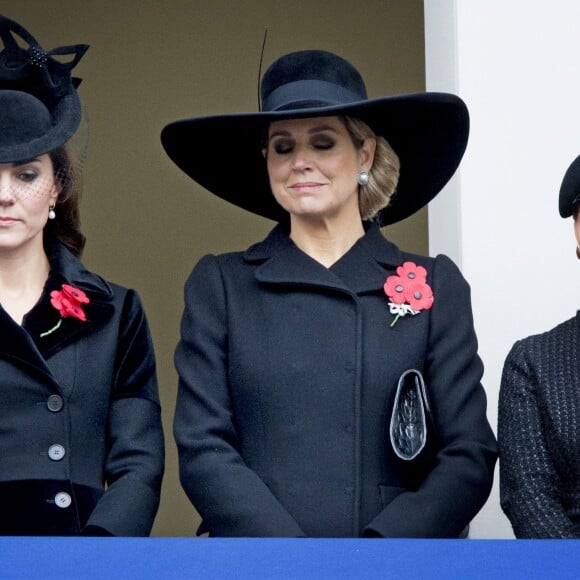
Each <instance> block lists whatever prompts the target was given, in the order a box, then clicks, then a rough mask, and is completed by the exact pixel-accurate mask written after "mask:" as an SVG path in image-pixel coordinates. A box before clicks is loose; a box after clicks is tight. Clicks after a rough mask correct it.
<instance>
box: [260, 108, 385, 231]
mask: <svg viewBox="0 0 580 580" xmlns="http://www.w3.org/2000/svg"><path fill="white" fill-rule="evenodd" d="M374 149H375V141H374V140H373V139H367V140H366V141H365V142H364V144H363V146H362V147H361V148H360V149H357V148H356V147H355V146H354V144H353V142H352V139H351V137H350V135H349V133H348V131H347V129H346V127H345V125H344V123H343V122H342V120H341V119H340V118H339V117H316V118H311V119H288V120H283V121H274V122H273V123H271V124H270V127H269V129H268V144H267V147H266V149H264V155H265V157H266V161H267V166H268V175H269V177H270V187H271V189H272V192H273V193H274V197H275V198H276V201H277V202H278V203H279V204H280V205H281V206H282V207H283V208H284V209H285V210H286V211H287V212H289V213H290V215H291V216H293V217H308V218H312V217H314V218H322V219H327V218H332V217H334V216H337V215H339V214H342V213H344V212H356V214H357V215H358V216H359V218H360V211H359V206H358V181H357V179H358V174H359V172H360V171H361V170H364V171H369V170H370V167H371V166H372V162H373V156H374Z"/></svg>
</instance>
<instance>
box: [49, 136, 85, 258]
mask: <svg viewBox="0 0 580 580" xmlns="http://www.w3.org/2000/svg"><path fill="white" fill-rule="evenodd" d="M49 156H50V159H51V161H52V165H53V170H54V176H55V179H56V182H57V184H58V185H59V187H60V193H59V195H58V200H57V202H56V207H55V214H56V217H55V218H54V219H53V220H48V222H47V224H46V226H45V228H44V238H45V240H46V241H52V240H58V241H59V242H61V243H62V244H64V245H65V246H66V247H67V248H68V249H69V250H70V251H71V252H72V253H73V254H74V255H75V256H76V257H77V258H78V257H80V255H81V254H82V252H83V249H84V247H85V242H86V238H85V236H84V235H83V233H82V232H81V222H80V214H79V202H80V192H81V179H80V172H79V171H78V170H77V169H76V168H75V167H74V163H73V161H72V159H71V155H70V154H69V152H68V150H67V148H66V145H62V146H61V147H58V148H57V149H55V150H54V151H51V152H50V153H49Z"/></svg>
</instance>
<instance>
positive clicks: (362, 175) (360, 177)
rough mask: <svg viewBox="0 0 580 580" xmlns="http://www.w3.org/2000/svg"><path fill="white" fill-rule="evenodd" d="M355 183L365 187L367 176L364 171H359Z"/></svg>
mask: <svg viewBox="0 0 580 580" xmlns="http://www.w3.org/2000/svg"><path fill="white" fill-rule="evenodd" d="M357 181H358V184H359V185H366V184H367V183H368V182H369V174H368V173H367V172H366V171H359V174H358V180H357Z"/></svg>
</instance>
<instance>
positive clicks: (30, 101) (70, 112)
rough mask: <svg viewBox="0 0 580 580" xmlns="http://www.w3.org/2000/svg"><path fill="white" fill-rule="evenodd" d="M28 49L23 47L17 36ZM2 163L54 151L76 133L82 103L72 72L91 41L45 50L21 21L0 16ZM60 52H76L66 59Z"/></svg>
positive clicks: (0, 127)
mask: <svg viewBox="0 0 580 580" xmlns="http://www.w3.org/2000/svg"><path fill="white" fill-rule="evenodd" d="M14 35H16V36H18V37H20V38H21V39H22V40H23V41H24V42H25V43H26V44H27V45H28V48H22V47H21V46H19V44H18V42H17V41H16V38H15V36H14ZM0 40H1V41H2V44H3V49H2V52H0V163H14V162H17V161H25V160H28V159H32V158H34V157H37V156H38V155H42V154H44V153H49V152H50V151H53V150H54V149H56V148H57V147H59V146H61V145H63V144H64V143H66V141H68V140H69V139H70V137H72V135H74V133H75V131H76V130H77V128H78V126H79V124H80V121H81V113H82V110H81V104H80V101H79V97H78V95H77V91H76V87H77V86H78V85H79V84H80V79H78V78H74V77H72V76H71V71H72V69H73V68H74V67H75V66H76V64H77V63H78V62H79V60H80V59H81V58H82V56H83V55H84V53H85V52H86V50H87V49H88V45H86V44H77V45H73V46H64V47H60V48H55V49H53V50H51V51H49V52H45V51H44V50H43V48H42V47H41V46H40V45H39V44H38V42H37V41H36V40H35V39H34V38H33V36H32V35H31V34H30V33H29V32H28V31H27V30H26V29H24V28H23V27H22V26H21V25H20V24H18V23H17V22H14V21H13V20H10V19H9V18H6V17H5V16H1V15H0ZM54 56H64V57H66V56H72V59H71V60H69V61H68V62H61V61H60V60H57V59H56V58H54Z"/></svg>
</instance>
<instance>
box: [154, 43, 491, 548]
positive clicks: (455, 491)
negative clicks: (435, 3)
mask: <svg viewBox="0 0 580 580" xmlns="http://www.w3.org/2000/svg"><path fill="white" fill-rule="evenodd" d="M261 92H262V101H263V111H262V112H260V113H250V114H243V115H225V116H218V117H209V118H198V119H191V120H184V121H178V122H176V123H173V124H171V125H169V126H168V127H166V128H165V129H164V131H163V134H162V141H163V144H164V146H165V148H166V150H167V152H168V154H169V155H170V157H171V158H172V159H173V160H174V161H175V162H176V163H177V164H178V165H179V166H180V167H181V168H182V169H183V170H184V171H186V172H187V173H188V174H189V175H191V176H192V177H193V178H194V179H195V180H196V181H198V182H199V183H200V184H201V185H203V186H205V187H207V188H208V189H209V190H210V191H212V192H213V193H215V194H217V195H218V196H220V197H222V198H224V199H227V200H229V201H231V202H232V203H235V204H236V205H239V206H241V207H243V208H245V209H248V210H250V211H253V212H255V213H258V214H260V215H264V216H266V217H270V218H273V219H275V220H277V221H278V222H279V224H278V225H277V226H276V227H275V228H274V229H273V231H272V232H271V233H270V235H269V236H268V237H267V238H266V239H265V240H264V241H262V242H260V243H258V244H256V245H254V246H252V247H251V248H249V249H248V250H247V251H245V252H236V253H230V254H225V255H220V256H205V257H204V258H203V259H202V260H201V261H200V262H199V263H198V264H197V265H196V267H195V268H194V270H193V272H192V274H191V276H190V278H189V280H188V282H187V285H186V289H185V312H184V315H183V320H182V326H181V341H180V343H179V346H178V348H177V351H176V355H175V361H176V366H177V370H178V372H179V377H180V382H179V392H178V400H177V408H176V414H175V423H174V433H175V438H176V441H177V444H178V448H179V457H180V469H181V482H182V484H183V487H184V488H185V490H186V492H187V494H188V496H189V498H190V499H191V501H192V502H193V504H194V505H195V507H196V508H197V509H198V510H199V512H200V514H201V516H202V518H203V524H202V526H201V528H200V530H199V533H203V532H205V531H207V532H209V534H210V535H212V536H318V537H323V536H327V537H328V536H342V537H358V536H369V537H373V536H374V537H378V536H382V537H398V536H399V537H403V536H406V537H457V536H459V535H461V534H462V532H463V530H464V529H465V528H466V526H467V525H468V524H469V521H470V520H471V519H472V518H473V516H474V515H475V514H476V513H477V512H478V510H479V509H480V508H481V506H482V505H483V504H484V502H485V501H486V499H487V497H488V494H489V492H490V488H491V484H492V479H493V467H494V462H495V456H496V447H495V439H494V436H493V434H492V431H491V429H490V427H489V424H488V422H487V419H486V415H485V411H486V400H485V394H484V391H483V388H482V387H481V384H480V378H481V375H482V364H481V361H480V359H479V358H478V356H477V343H476V338H475V333H474V330H473V324H472V315H471V306H470V298H469V288H468V285H467V283H466V282H465V280H464V279H463V277H462V276H461V274H460V272H459V271H458V269H457V267H456V266H455V265H454V264H453V263H452V262H451V261H450V260H449V259H448V258H446V257H445V256H439V257H437V258H435V259H431V258H427V257H423V256H416V255H411V254H407V253H405V252H402V251H401V250H399V249H398V248H397V247H396V246H395V245H393V244H391V243H390V242H388V241H387V240H386V239H385V238H384V237H383V236H382V234H381V231H380V229H379V224H380V223H382V224H387V223H393V222H396V221H398V220H401V219H403V218H404V217H407V216H408V215H410V214H411V213H413V212H415V211H416V210H418V209H419V208H420V207H422V206H423V205H424V204H426V203H427V202H428V201H429V200H430V199H431V198H432V197H434V196H435V195H436V193H437V192H438V191H439V189H440V188H441V187H442V186H443V185H444V184H445V182H446V181H447V180H448V179H449V177H450V176H451V175H452V173H453V172H454V170H455V168H456V166H457V164H458V163H459V160H460V158H461V156H462V154H463V150H464V147H465V144H466V140H467V133H468V118H467V112H466V109H465V106H464V105H463V103H462V102H461V101H460V100H459V99H458V98H456V97H454V96H451V95H427V94H421V95H407V96H403V97H393V98H382V99H376V100H369V99H367V96H366V89H365V87H364V83H363V81H362V78H361V77H360V75H359V73H358V71H356V69H354V67H353V66H352V65H351V64H350V63H348V62H346V61H345V60H343V59H342V58H340V57H338V56H336V55H334V54H331V53H328V52H324V51H301V52H298V53H292V54H289V55H286V56H284V57H282V58H280V59H279V60H278V61H276V62H275V63H274V64H273V65H272V66H271V67H270V68H269V70H268V71H267V72H266V73H265V75H264V78H263V79H262V84H261ZM385 137H387V138H388V140H389V142H387V140H386V139H385ZM226 144H229V146H228V151H230V152H231V154H230V155H227V157H226V156H225V155H223V151H224V146H225V145H226ZM194 151H195V153H194ZM219 151H221V152H222V154H218V152H219ZM395 151H396V153H395ZM224 161H227V165H228V170H227V171H224V167H222V165H223V163H224ZM399 166H400V168H401V169H400V172H401V179H400V181H399ZM397 184H398V186H397ZM395 189H397V193H396V194H395V195H394V196H393V200H392V203H390V202H391V199H390V198H391V196H392V195H393V193H394V191H395ZM383 208H384V209H383Z"/></svg>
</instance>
